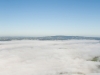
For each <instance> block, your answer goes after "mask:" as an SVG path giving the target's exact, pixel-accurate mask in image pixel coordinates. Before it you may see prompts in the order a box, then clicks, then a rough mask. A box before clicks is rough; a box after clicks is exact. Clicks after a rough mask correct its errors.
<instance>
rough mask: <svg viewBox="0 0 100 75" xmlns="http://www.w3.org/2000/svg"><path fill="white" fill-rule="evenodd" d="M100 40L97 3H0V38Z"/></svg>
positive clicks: (99, 4)
mask: <svg viewBox="0 0 100 75" xmlns="http://www.w3.org/2000/svg"><path fill="white" fill-rule="evenodd" d="M53 35H66V36H67V35H68V36H94V37H96V36H97V37H100V0H0V36H53Z"/></svg>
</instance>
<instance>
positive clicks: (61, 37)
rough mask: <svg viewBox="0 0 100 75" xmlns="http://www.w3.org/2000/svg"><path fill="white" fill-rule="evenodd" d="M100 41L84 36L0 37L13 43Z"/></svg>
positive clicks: (98, 38)
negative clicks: (15, 41)
mask: <svg viewBox="0 0 100 75" xmlns="http://www.w3.org/2000/svg"><path fill="white" fill-rule="evenodd" d="M71 39H76V40H81V39H88V40H100V37H84V36H45V37H0V41H11V40H71Z"/></svg>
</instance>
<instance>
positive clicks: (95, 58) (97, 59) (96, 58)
mask: <svg viewBox="0 0 100 75" xmlns="http://www.w3.org/2000/svg"><path fill="white" fill-rule="evenodd" d="M91 61H99V57H98V56H96V57H94V58H93V59H92V60H91Z"/></svg>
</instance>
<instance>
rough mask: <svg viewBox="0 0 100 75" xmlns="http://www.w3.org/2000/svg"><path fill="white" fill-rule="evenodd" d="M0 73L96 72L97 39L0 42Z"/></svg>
mask: <svg viewBox="0 0 100 75" xmlns="http://www.w3.org/2000/svg"><path fill="white" fill-rule="evenodd" d="M0 75H100V41H97V40H66V41H60V40H59V41H39V40H21V41H16V40H15V41H0Z"/></svg>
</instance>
